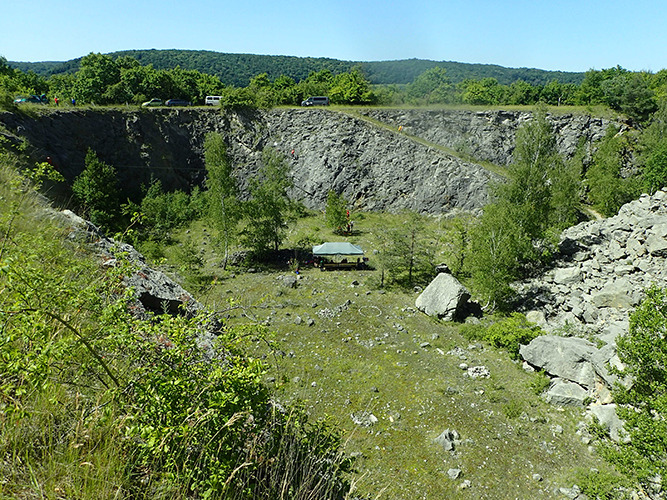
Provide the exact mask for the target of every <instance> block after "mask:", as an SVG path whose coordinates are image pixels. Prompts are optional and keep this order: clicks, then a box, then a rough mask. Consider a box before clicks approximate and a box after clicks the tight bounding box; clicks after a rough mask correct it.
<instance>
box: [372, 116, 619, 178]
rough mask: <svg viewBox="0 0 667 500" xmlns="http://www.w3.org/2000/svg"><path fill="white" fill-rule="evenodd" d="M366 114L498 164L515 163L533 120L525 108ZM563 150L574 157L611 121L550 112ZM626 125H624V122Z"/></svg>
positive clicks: (603, 131)
mask: <svg viewBox="0 0 667 500" xmlns="http://www.w3.org/2000/svg"><path fill="white" fill-rule="evenodd" d="M362 113H363V114H365V115H367V116H369V117H371V118H373V119H375V120H378V121H381V122H383V123H387V124H390V125H392V126H393V127H395V128H396V129H398V127H399V126H400V127H402V130H403V132H404V133H406V134H411V135H416V136H418V137H421V138H423V139H425V140H427V141H430V142H432V143H434V144H439V145H441V146H445V147H448V148H451V149H454V150H456V151H459V152H461V153H463V154H466V155H470V156H472V157H474V158H478V159H480V160H485V161H490V162H492V163H495V164H497V165H509V164H510V163H511V162H512V157H513V153H514V144H515V140H516V132H517V130H518V129H519V127H520V126H521V125H522V124H524V123H525V122H526V121H528V120H530V119H531V116H532V113H530V112H525V111H501V110H498V111H477V112H473V111H464V110H428V111H426V110H385V109H382V110H379V109H370V110H365V111H363V112H362ZM547 119H548V120H549V121H550V122H551V124H552V126H553V128H554V131H555V132H556V137H557V145H558V149H559V151H560V152H561V153H562V154H564V155H565V156H567V157H570V156H572V155H573V154H574V153H575V151H576V149H577V145H578V144H579V141H580V140H581V139H582V138H584V139H585V140H586V142H587V143H589V144H591V143H593V142H595V141H597V140H598V139H601V138H602V137H603V136H604V134H605V131H606V129H607V127H608V126H609V124H610V121H609V120H607V119H604V118H595V117H591V116H587V115H574V114H562V115H556V114H550V115H548V117H547ZM621 128H623V125H621Z"/></svg>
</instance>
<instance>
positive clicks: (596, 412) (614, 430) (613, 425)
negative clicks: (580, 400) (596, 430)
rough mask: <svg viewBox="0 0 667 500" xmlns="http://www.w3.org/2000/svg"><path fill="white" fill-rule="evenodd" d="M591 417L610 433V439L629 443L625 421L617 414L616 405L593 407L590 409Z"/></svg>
mask: <svg viewBox="0 0 667 500" xmlns="http://www.w3.org/2000/svg"><path fill="white" fill-rule="evenodd" d="M588 412H589V415H590V416H591V417H595V418H596V419H597V421H598V422H599V423H600V425H601V426H602V427H603V428H604V429H605V430H606V431H607V432H608V433H609V437H610V438H611V439H612V440H613V441H616V442H617V443H619V442H621V441H622V442H627V441H629V436H628V435H627V433H626V431H625V429H624V428H623V421H622V420H621V419H620V418H618V415H617V414H616V405H615V404H609V405H591V406H590V407H589V409H588Z"/></svg>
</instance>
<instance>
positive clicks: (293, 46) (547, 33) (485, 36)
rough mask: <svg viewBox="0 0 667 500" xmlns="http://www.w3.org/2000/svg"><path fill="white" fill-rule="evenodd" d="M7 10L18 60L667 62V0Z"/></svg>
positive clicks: (0, 36)
mask: <svg viewBox="0 0 667 500" xmlns="http://www.w3.org/2000/svg"><path fill="white" fill-rule="evenodd" d="M8 3H9V2H8ZM2 10H3V12H2V16H0V55H1V56H4V57H5V58H7V59H8V60H10V61H65V60H69V59H74V58H76V57H80V56H84V55H86V54H88V53H90V52H102V53H107V52H113V51H117V50H126V49H151V48H155V49H171V48H176V49H196V50H213V51H217V52H231V53H249V54H268V55H288V56H310V57H331V58H335V59H343V60H348V61H383V60H394V59H409V58H418V59H431V60H435V61H458V62H467V63H487V64H499V65H501V66H506V67H529V68H540V69H549V70H562V71H586V70H588V69H591V68H593V69H603V68H609V67H612V66H616V65H617V64H618V65H621V66H623V67H624V68H627V69H630V70H636V71H639V70H649V71H653V72H656V71H658V70H660V69H663V68H667V50H666V49H667V2H666V1H665V0H635V1H634V2H630V1H628V0H624V1H620V0H607V1H598V0H578V1H574V0H561V1H559V0H550V1H547V0H516V1H510V0H495V1H494V0H461V1H451V0H428V1H427V0H389V1H387V0H384V1H381V0H339V1H317V0H312V1H304V0H286V1H282V2H278V1H275V0H274V1H271V2H268V1H265V0H235V1H229V0H219V1H213V0H190V1H189V2H183V1H179V2H176V1H174V0H162V1H161V2H158V1H156V0H104V1H102V0H59V1H55V0H22V1H20V2H18V1H13V2H11V3H9V5H5V6H4V8H3V9H2Z"/></svg>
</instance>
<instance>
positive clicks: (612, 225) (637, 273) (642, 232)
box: [516, 191, 667, 403]
mask: <svg viewBox="0 0 667 500" xmlns="http://www.w3.org/2000/svg"><path fill="white" fill-rule="evenodd" d="M559 249H560V255H559V257H558V259H557V262H556V265H555V267H554V268H553V269H552V270H550V271H549V272H547V273H545V274H544V275H543V276H541V277H538V278H534V279H531V280H528V281H525V282H522V283H517V284H516V290H517V292H518V294H519V296H520V300H519V302H520V303H521V304H522V305H523V307H524V309H525V310H526V312H528V316H529V317H531V318H533V319H534V320H536V321H537V322H538V324H540V326H542V328H543V329H545V330H546V331H547V332H549V333H551V334H553V335H547V336H542V337H538V338H537V339H534V340H533V341H532V342H531V343H530V344H529V345H528V346H522V347H521V349H520V353H521V355H522V356H523V358H524V359H525V360H526V361H527V362H528V363H529V364H530V365H532V366H534V367H537V368H541V369H543V370H545V371H546V372H547V373H548V374H549V375H550V376H552V377H555V378H556V379H557V380H559V381H562V382H566V383H567V384H577V385H578V386H579V387H580V388H581V389H582V390H583V391H584V392H585V393H586V395H587V397H590V398H593V400H597V401H598V402H602V403H608V402H610V398H611V396H610V387H611V386H612V385H613V384H614V383H615V382H616V381H617V378H616V377H615V376H613V375H611V374H610V367H611V366H614V367H617V368H622V365H621V362H620V360H619V358H618V356H617V354H616V347H615V339H616V337H617V336H618V335H623V334H624V333H626V332H627V331H628V326H629V321H628V317H629V314H630V312H631V311H632V310H633V309H634V308H635V307H636V306H637V305H638V304H639V303H640V301H641V299H642V297H643V292H644V290H645V289H647V288H648V287H650V286H652V285H657V286H659V287H665V286H667V265H666V264H667V262H666V261H665V258H666V257H667V193H665V192H664V191H658V192H656V193H655V194H653V195H652V196H649V195H643V196H642V197H640V198H639V199H638V200H635V201H633V202H631V203H628V204H626V205H624V206H623V207H621V209H620V210H619V212H618V214H617V215H616V216H614V217H610V218H608V219H603V220H596V221H590V222H585V223H582V224H579V225H577V226H574V227H571V228H569V229H567V230H565V231H564V232H563V233H562V235H561V241H560V245H559ZM584 335H585V336H587V337H589V338H593V339H595V343H592V342H589V341H587V340H583V339H582V338H578V336H584ZM622 382H624V383H628V381H622ZM562 388H563V384H562V383H560V382H559V385H558V390H559V391H560V390H561V389H562ZM568 388H569V389H574V388H572V387H570V386H569V385H568ZM553 391H554V387H553V386H552V389H550V391H549V392H550V393H551V392H553ZM547 397H548V398H549V397H550V396H549V393H548V395H547ZM575 399H576V398H575ZM551 400H552V401H554V402H555V401H559V398H558V397H551Z"/></svg>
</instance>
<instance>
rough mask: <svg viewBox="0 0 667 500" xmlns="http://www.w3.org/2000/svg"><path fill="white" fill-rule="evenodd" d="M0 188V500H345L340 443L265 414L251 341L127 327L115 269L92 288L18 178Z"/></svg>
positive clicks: (272, 410)
mask: <svg viewBox="0 0 667 500" xmlns="http://www.w3.org/2000/svg"><path fill="white" fill-rule="evenodd" d="M37 170H39V169H37ZM0 179H1V180H2V183H0V193H1V196H0V207H1V208H2V210H0V237H1V238H2V240H1V241H0V242H1V244H2V246H1V247H0V289H1V290H2V294H0V321H1V323H2V332H3V348H2V350H0V374H2V377H0V410H1V411H2V415H3V417H2V418H1V419H0V436H1V439H0V454H1V455H2V457H3V460H2V462H0V474H1V475H2V477H3V483H2V493H3V495H5V496H7V497H12V498H13V497H17V498H19V497H26V496H31V497H32V496H34V497H39V496H44V494H45V493H44V492H46V491H48V492H49V494H48V496H54V497H55V496H58V497H67V498H74V497H76V498H81V499H87V498H90V499H92V498H95V499H98V498H103V499H104V498H109V499H111V498H119V497H122V498H125V497H128V498H129V497H131V498H148V497H150V498H190V497H197V498H248V499H250V498H277V499H285V500H287V499H288V498H290V499H291V498H298V499H306V498H315V497H316V498H343V497H344V495H345V494H346V493H347V492H348V491H349V488H350V486H349V483H348V482H347V480H346V479H345V476H344V474H345V473H346V472H348V471H349V468H350V465H351V464H350V461H349V460H348V459H346V458H345V457H344V456H343V455H342V453H341V452H340V448H341V442H340V437H339V434H338V433H337V432H336V431H334V430H333V429H332V428H331V427H330V426H329V425H328V424H327V423H325V422H320V421H318V422H313V423H309V422H308V420H307V415H306V413H305V412H304V411H303V410H301V409H300V408H298V407H297V408H290V407H287V408H284V409H283V408H282V407H281V406H280V405H278V404H276V403H275V402H273V401H272V400H271V399H270V394H269V391H268V390H267V388H266V387H265V386H264V385H263V384H262V383H261V377H262V375H263V373H264V371H263V370H264V369H263V366H262V365H261V364H260V363H259V362H258V361H257V360H256V359H253V358H249V357H247V356H246V355H244V353H243V352H242V351H241V350H240V348H239V343H240V342H241V341H242V339H243V338H244V337H245V336H247V335H253V336H259V337H261V336H263V335H264V332H263V331H262V330H260V329H259V328H258V327H256V326H248V327H235V328H231V327H228V326H226V325H224V324H221V323H218V326H217V327H216V335H215V336H213V335H210V334H208V335H207V334H205V333H204V327H205V326H206V325H208V320H209V319H210V317H211V316H210V315H209V314H208V313H206V314H203V315H201V316H198V317H188V318H186V317H185V316H182V315H175V316H169V315H165V316H159V317H153V318H148V319H146V320H144V319H137V318H133V317H132V316H131V315H130V310H131V309H132V299H131V297H132V295H133V294H132V293H124V292H123V291H122V286H121V278H122V276H123V275H125V274H127V273H129V272H132V268H131V266H129V265H128V264H127V263H124V262H123V258H122V255H120V254H119V255H117V257H118V267H117V268H116V269H113V268H110V269H109V270H108V272H107V273H106V274H103V273H102V271H101V270H100V269H99V264H98V262H97V259H96V258H94V257H88V256H87V255H85V250H84V249H83V248H78V247H77V248H72V247H70V246H69V245H64V244H63V239H62V238H63V236H64V235H62V234H61V229H59V228H57V227H54V226H51V225H50V224H51V222H50V220H47V218H45V217H43V215H41V214H40V213H38V209H37V208H33V207H34V206H35V203H36V202H35V198H34V196H33V191H32V190H31V189H30V187H29V186H28V185H27V184H26V181H25V180H24V179H21V178H18V177H17V176H16V175H14V174H11V173H8V172H7V171H5V170H4V169H0ZM35 241H38V242H39V244H35ZM7 242H11V244H6V243H7Z"/></svg>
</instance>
